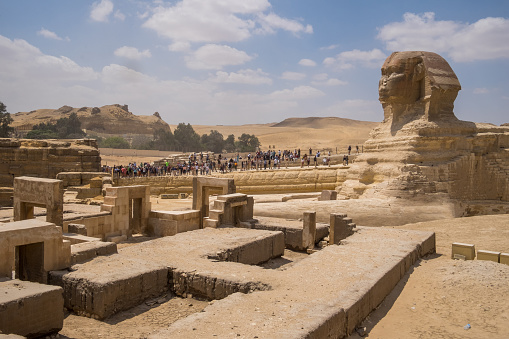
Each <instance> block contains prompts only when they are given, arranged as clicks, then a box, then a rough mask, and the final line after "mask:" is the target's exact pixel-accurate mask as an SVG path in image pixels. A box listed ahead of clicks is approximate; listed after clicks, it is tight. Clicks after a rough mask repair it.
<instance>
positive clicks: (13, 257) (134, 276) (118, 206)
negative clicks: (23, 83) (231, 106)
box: [0, 177, 435, 338]
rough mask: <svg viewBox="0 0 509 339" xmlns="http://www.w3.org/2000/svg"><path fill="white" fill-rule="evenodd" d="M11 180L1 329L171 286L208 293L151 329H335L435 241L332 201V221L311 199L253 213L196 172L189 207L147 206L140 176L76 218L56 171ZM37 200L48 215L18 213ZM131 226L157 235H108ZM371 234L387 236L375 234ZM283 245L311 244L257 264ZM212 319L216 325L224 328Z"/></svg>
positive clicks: (88, 312)
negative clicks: (363, 219)
mask: <svg viewBox="0 0 509 339" xmlns="http://www.w3.org/2000/svg"><path fill="white" fill-rule="evenodd" d="M14 187H15V208H16V210H19V211H18V212H16V215H17V217H16V220H17V221H15V222H11V223H3V224H2V223H0V250H2V251H4V253H3V254H2V255H1V256H0V258H1V260H0V276H1V278H0V291H1V292H2V293H0V331H1V333H16V334H20V335H24V336H38V335H45V334H49V333H55V332H58V331H59V330H60V329H61V328H62V326H63V318H64V315H63V309H64V307H65V308H67V309H68V310H69V311H72V312H74V313H76V314H78V315H83V316H89V317H94V318H96V319H105V318H107V317H109V316H111V315H113V314H115V313H117V312H120V311H123V310H127V309H130V308H131V307H134V306H136V305H139V304H140V303H142V302H144V301H145V300H147V299H149V298H154V297H158V296H161V295H162V294H165V293H168V292H171V293H174V294H176V295H178V296H181V297H187V298H191V297H196V298H206V299H209V300H216V302H215V303H214V304H213V305H210V306H209V307H207V308H206V309H205V310H204V311H203V312H202V313H200V314H195V315H193V316H190V317H188V318H184V319H182V320H180V321H177V322H175V323H173V324H171V326H170V327H169V328H168V329H167V330H163V331H159V332H156V333H155V334H153V335H152V336H151V337H153V338H163V337H164V338H167V337H203V336H207V335H208V334H209V333H208V332H207V331H208V330H209V328H208V326H207V324H208V323H210V322H214V323H217V322H219V321H221V320H224V319H228V320H229V321H230V322H232V323H234V324H235V326H236V327H237V330H238V332H239V333H241V335H242V336H248V335H252V334H254V333H257V334H258V335H260V336H261V337H265V336H267V335H271V334H273V333H283V334H285V336H287V337H302V336H306V337H310V338H322V337H324V336H325V337H331V336H332V337H343V336H345V335H347V334H349V333H351V332H352V331H353V330H354V329H355V327H356V326H357V325H358V324H360V322H361V321H362V320H363V319H364V318H365V317H366V316H367V315H368V314H369V313H370V312H371V310H373V309H374V308H375V307H376V306H377V305H378V304H379V303H380V302H381V301H382V300H383V298H384V297H385V296H386V295H387V294H388V293H389V292H390V291H391V290H392V288H393V287H394V286H395V285H396V283H397V282H398V281H399V280H400V279H401V277H402V276H403V275H404V274H405V272H406V271H407V270H408V269H409V268H410V266H411V265H412V264H413V263H414V262H415V260H417V259H418V258H419V257H421V256H423V255H426V254H428V253H432V252H434V248H435V241H434V234H433V233H430V232H412V231H399V230H392V229H379V228H369V227H360V226H359V227H357V226H356V225H355V224H354V223H353V222H352V220H351V219H350V218H347V216H346V215H345V214H341V213H335V214H332V215H331V218H330V224H323V223H318V222H316V212H314V211H309V212H305V213H304V214H303V220H302V221H298V220H293V221H291V220H283V219H278V218H257V219H255V218H254V216H253V204H254V201H253V198H252V197H249V196H247V195H245V194H240V193H233V192H235V185H234V183H233V181H232V180H231V179H217V178H206V177H199V178H196V180H195V182H194V191H195V195H194V196H193V207H195V208H196V209H192V210H186V211H151V210H150V202H149V195H148V192H149V188H148V187H147V186H132V187H108V188H106V197H105V202H104V204H103V205H102V207H101V210H102V211H101V215H99V216H97V215H91V216H88V217H82V219H80V220H66V218H64V217H62V207H61V201H62V187H63V182H62V181H60V180H50V179H37V178H30V177H20V178H16V179H15V186H14ZM218 188H219V191H220V192H221V193H223V194H220V195H218V196H217V197H216V199H215V200H214V201H213V208H212V209H210V210H209V208H208V205H209V197H208V196H209V194H210V193H211V192H213V191H214V189H216V190H217V189H218ZM18 190H19V192H18ZM30 192H35V193H36V195H37V197H33V196H31V195H30ZM34 206H43V207H45V208H46V210H47V213H46V217H47V221H41V220H37V219H27V218H30V217H32V216H33V213H32V212H33V207H34ZM22 211H24V212H23V213H22ZM71 221H72V222H71ZM69 231H75V232H77V233H76V234H71V233H68V232H69ZM133 232H142V233H146V234H152V235H154V233H158V235H160V236H162V237H160V238H158V239H155V240H151V241H147V242H143V243H139V244H135V245H131V246H128V247H125V248H123V250H122V251H121V252H118V251H117V247H116V244H115V242H114V241H122V240H125V239H126V238H128V237H130V236H131V233H133ZM327 237H328V243H327V241H326V240H324V239H327ZM347 237H348V241H347V242H346V243H343V240H344V239H346V238H347ZM380 237H384V239H386V242H388V243H390V245H389V246H386V245H383V244H381V243H378V242H376V241H374V240H375V239H378V238H380ZM369 239H372V240H373V243H374V244H375V245H373V246H370V247H369V248H368V247H366V246H365V243H366V241H369ZM108 240H110V241H108ZM327 245H329V246H327ZM285 248H288V249H293V250H298V251H303V252H304V253H308V254H309V256H308V257H307V258H306V259H304V260H301V261H299V262H298V263H295V264H293V265H291V266H289V267H288V268H286V269H284V270H274V269H272V270H271V269H265V268H263V267H261V266H258V265H260V264H261V263H264V262H267V261H268V260H271V259H275V258H279V257H281V256H282V255H283V254H284V251H285ZM352 253H355V259H354V260H353V258H352V255H351V254H352ZM373 258H380V261H377V260H373ZM75 264H79V265H75ZM71 266H72V267H71ZM317 267H326V269H325V270H320V271H317V270H316V269H317ZM359 270H362V271H364V272H365V274H363V275H361V276H359V274H358V272H359ZM13 278H14V279H13ZM318 286H320V287H318ZM314 290H316V291H317V293H309V291H314ZM20 291H22V292H21V293H20ZM239 292H240V293H239ZM233 309H234V310H238V312H232V310H233ZM253 309H258V310H261V312H253V311H252V310H253ZM248 310H249V311H248ZM275 314H277V315H278V317H277V318H273V315H275ZM296 314H298V316H296ZM27 319H30V321H27ZM274 319H280V320H278V321H276V322H274V321H273V320H274ZM253 322H256V323H258V324H262V323H263V324H264V325H265V326H263V327H261V326H258V327H256V328H254V327H253V326H252V325H250V324H251V323H253ZM28 323H29V325H27V324H28ZM217 331H218V333H217V334H216V335H217V336H218V337H225V336H228V331H229V328H219V329H218V330H217ZM253 331H254V332H253Z"/></svg>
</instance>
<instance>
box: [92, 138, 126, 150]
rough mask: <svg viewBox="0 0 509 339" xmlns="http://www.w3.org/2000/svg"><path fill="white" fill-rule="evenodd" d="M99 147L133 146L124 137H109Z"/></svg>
mask: <svg viewBox="0 0 509 339" xmlns="http://www.w3.org/2000/svg"><path fill="white" fill-rule="evenodd" d="M99 147H105V148H122V149H127V148H131V147H130V146H129V142H128V141H127V140H125V139H124V138H122V137H109V138H106V139H104V140H103V142H102V143H101V144H100V145H99Z"/></svg>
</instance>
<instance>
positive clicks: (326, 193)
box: [318, 190, 338, 201]
mask: <svg viewBox="0 0 509 339" xmlns="http://www.w3.org/2000/svg"><path fill="white" fill-rule="evenodd" d="M337 198H338V192H336V191H334V190H323V191H322V194H321V195H320V198H318V200H320V201H327V200H337Z"/></svg>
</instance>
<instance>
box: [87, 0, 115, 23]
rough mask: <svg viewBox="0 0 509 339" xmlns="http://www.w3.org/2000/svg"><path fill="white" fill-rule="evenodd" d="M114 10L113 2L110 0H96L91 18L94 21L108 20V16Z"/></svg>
mask: <svg viewBox="0 0 509 339" xmlns="http://www.w3.org/2000/svg"><path fill="white" fill-rule="evenodd" d="M112 12H113V2H111V1H110V0H101V2H94V3H93V4H92V10H91V11H90V18H91V19H92V20H94V21H100V22H107V21H108V16H109V15H110V14H111V13H112Z"/></svg>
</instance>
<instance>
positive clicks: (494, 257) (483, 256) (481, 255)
mask: <svg viewBox="0 0 509 339" xmlns="http://www.w3.org/2000/svg"><path fill="white" fill-rule="evenodd" d="M477 260H488V261H494V262H497V263H498V262H500V252H493V251H485V250H478V251H477Z"/></svg>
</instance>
